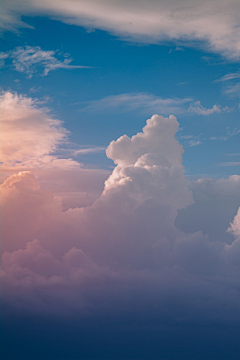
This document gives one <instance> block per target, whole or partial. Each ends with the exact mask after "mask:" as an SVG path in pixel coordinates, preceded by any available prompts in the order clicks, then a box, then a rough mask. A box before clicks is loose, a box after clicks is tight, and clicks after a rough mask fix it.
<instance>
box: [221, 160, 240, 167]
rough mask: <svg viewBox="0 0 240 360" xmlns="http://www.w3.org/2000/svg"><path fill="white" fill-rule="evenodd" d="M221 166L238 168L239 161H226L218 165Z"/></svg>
mask: <svg viewBox="0 0 240 360" xmlns="http://www.w3.org/2000/svg"><path fill="white" fill-rule="evenodd" d="M220 165H221V166H240V162H239V161H228V162H223V163H221V164H220Z"/></svg>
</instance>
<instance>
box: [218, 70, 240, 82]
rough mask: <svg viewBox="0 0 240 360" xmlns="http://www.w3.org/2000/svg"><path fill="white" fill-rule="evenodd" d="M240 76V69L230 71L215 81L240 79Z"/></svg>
mask: <svg viewBox="0 0 240 360" xmlns="http://www.w3.org/2000/svg"><path fill="white" fill-rule="evenodd" d="M239 78H240V71H237V72H235V73H230V74H226V75H224V76H222V77H221V78H220V79H217V80H215V82H223V81H229V80H233V79H239Z"/></svg>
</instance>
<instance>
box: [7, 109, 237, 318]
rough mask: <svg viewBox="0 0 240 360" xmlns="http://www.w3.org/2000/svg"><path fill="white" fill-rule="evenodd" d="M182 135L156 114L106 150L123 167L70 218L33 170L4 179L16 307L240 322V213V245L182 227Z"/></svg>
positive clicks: (11, 302) (10, 300) (185, 197)
mask: <svg viewBox="0 0 240 360" xmlns="http://www.w3.org/2000/svg"><path fill="white" fill-rule="evenodd" d="M177 130H178V122H177V120H176V118H175V117H174V116H172V115H171V116H170V117H169V118H164V117H162V116H158V115H154V116H152V118H151V119H149V120H147V124H146V126H145V127H144V128H143V131H142V132H140V133H138V134H137V135H135V136H133V137H132V138H129V137H128V136H127V135H124V136H122V137H120V138H119V139H118V140H117V141H112V142H111V143H110V145H109V146H108V148H107V151H106V153H107V156H108V157H109V158H111V159H113V161H114V162H115V164H116V167H115V168H114V170H113V172H112V174H111V175H110V176H109V178H108V179H107V180H106V182H105V187H104V190H103V192H102V194H101V196H100V197H99V198H98V199H97V200H95V202H94V203H93V204H92V205H91V206H86V207H82V208H75V209H68V210H67V211H63V210H62V205H61V199H60V198H59V197H54V196H53V195H52V194H51V193H50V191H48V190H44V189H41V187H40V186H39V184H38V181H37V179H36V176H35V175H34V174H33V173H32V172H30V171H22V172H20V173H18V174H14V175H11V176H10V177H9V178H8V179H6V180H5V182H4V183H3V184H2V185H1V192H2V200H1V201H2V206H3V216H4V219H3V220H4V228H3V236H4V240H3V246H2V250H3V253H2V270H1V278H2V284H3V299H4V304H5V305H4V306H5V307H6V308H7V309H15V310H14V311H18V312H20V313H21V312H22V311H24V312H26V311H27V312H31V313H32V312H34V313H44V314H46V313H48V312H51V313H52V314H57V315H59V314H60V313H61V314H69V313H74V314H75V315H76V314H78V316H84V317H85V316H92V315H94V314H95V315H96V316H104V317H105V318H107V317H108V316H110V317H111V318H113V317H121V316H122V314H125V315H126V314H127V313H129V312H131V313H132V309H134V314H135V315H134V316H136V317H137V318H138V319H147V320H148V322H149V321H151V320H150V319H152V317H153V316H154V318H155V319H159V321H160V320H161V322H165V323H171V324H177V323H178V324H179V322H180V323H181V324H187V323H189V322H190V323H191V322H193V323H195V324H196V323H198V324H202V323H204V324H206V323H214V324H216V322H219V323H222V322H230V323H234V322H235V321H238V320H239V315H238V314H239V311H238V310H239V300H240V294H239V290H238V285H237V284H238V282H239V275H238V274H239V272H238V270H237V269H239V265H240V263H239V260H238V259H239V257H238V254H239V244H240V242H239V214H238V215H237V216H236V218H235V219H234V221H233V223H232V225H231V229H232V231H233V232H234V234H235V235H236V239H235V240H234V241H233V243H232V244H226V243H224V242H220V241H218V239H215V240H214V241H209V239H208V236H207V235H203V234H202V233H201V232H196V233H188V234H187V233H184V232H183V231H181V230H180V229H178V228H176V226H175V225H174V222H175V219H176V217H177V214H178V210H180V209H183V208H186V207H187V206H189V205H191V204H192V203H193V197H192V192H191V191H190V190H189V188H188V186H187V184H186V182H185V178H184V168H183V166H182V153H183V149H182V146H181V145H180V144H179V143H178V141H177V140H176V139H175V137H174V136H175V133H176V131H177ZM236 180H238V179H236ZM229 277H231V284H230V283H229V281H228V278H229ZM229 286H230V287H231V292H230V293H229V291H228V289H229ZM19 299H20V300H19ZM206 299H208V300H207V301H206ZM226 302H228V304H229V307H226V306H225V303H226Z"/></svg>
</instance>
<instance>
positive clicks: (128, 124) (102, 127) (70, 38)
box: [1, 17, 240, 177]
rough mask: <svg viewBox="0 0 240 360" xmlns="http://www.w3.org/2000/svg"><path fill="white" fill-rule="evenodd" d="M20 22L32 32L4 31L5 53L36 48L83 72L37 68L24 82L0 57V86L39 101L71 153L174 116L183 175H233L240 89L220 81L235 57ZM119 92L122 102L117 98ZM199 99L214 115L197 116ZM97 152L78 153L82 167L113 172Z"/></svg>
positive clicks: (39, 21) (37, 20)
mask: <svg viewBox="0 0 240 360" xmlns="http://www.w3.org/2000/svg"><path fill="white" fill-rule="evenodd" d="M23 19H24V21H25V22H26V23H27V24H28V25H30V26H31V28H23V29H21V30H20V31H18V32H17V33H16V32H8V31H6V32H4V34H3V37H2V38H1V43H2V46H1V48H2V50H3V53H7V52H9V51H13V50H14V49H16V48H17V47H23V48H24V49H26V46H30V47H33V48H35V47H40V48H41V50H42V51H53V52H54V53H55V54H54V57H55V58H57V59H59V61H63V60H64V54H67V57H69V58H71V59H72V62H71V65H73V66H74V65H75V66H77V65H81V66H87V67H88V66H89V68H73V69H72V68H69V69H66V68H65V69H64V68H63V69H61V68H60V69H56V70H54V71H49V73H48V74H47V75H45V76H44V75H43V72H44V66H41V63H40V62H39V63H37V64H36V65H35V69H34V73H33V74H32V76H31V78H29V75H28V74H27V73H26V70H25V71H24V70H23V71H22V72H19V71H17V70H16V69H15V68H14V65H13V64H12V59H6V60H5V66H3V67H2V69H1V88H2V89H3V90H11V91H13V92H15V91H16V92H20V93H22V94H25V95H27V96H29V97H33V98H38V99H41V100H42V99H45V101H46V106H48V107H49V108H50V109H51V111H52V113H53V114H54V116H55V117H57V118H58V119H61V120H62V121H64V126H65V127H66V128H67V129H68V130H69V131H70V135H69V141H70V142H72V143H74V144H72V146H73V147H81V146H87V147H100V148H104V147H107V145H108V144H109V142H110V141H111V140H113V139H117V138H118V137H119V136H121V135H122V134H123V133H126V134H127V135H129V136H132V135H133V134H134V133H136V132H137V131H140V130H141V128H142V127H143V125H144V123H145V121H146V119H147V118H149V117H150V116H152V115H153V114H154V113H158V114H163V115H167V116H169V115H170V114H174V115H175V116H177V118H178V121H179V122H180V131H179V133H178V134H177V137H178V139H179V141H180V142H181V144H183V146H184V149H185V154H184V157H183V161H184V166H185V168H186V175H193V176H202V175H207V176H214V177H222V176H229V175H231V174H239V166H237V163H238V162H239V155H233V154H238V152H239V149H238V144H239V136H240V134H239V133H238V131H239V130H240V128H239V121H238V118H239V91H238V90H237V89H236V90H235V91H234V85H235V84H236V83H238V79H231V80H228V81H219V79H221V78H222V77H223V76H225V75H226V74H231V73H237V72H238V70H239V64H238V61H236V59H230V60H229V59H226V58H224V57H223V56H221V54H214V53H213V52H210V51H208V52H206V51H204V50H203V49H202V47H203V45H202V44H199V46H198V45H196V46H194V47H193V46H190V45H189V44H188V43H183V44H181V45H180V46H179V45H178V44H174V43H173V42H172V41H165V42H164V43H163V44H161V43H160V44H142V43H139V42H129V41H125V40H124V39H121V37H119V36H114V35H112V34H109V33H108V32H106V31H102V30H99V29H96V30H95V29H93V30H89V29H85V28H84V27H81V26H75V25H68V24H63V23H62V22H60V21H56V20H50V19H49V18H46V17H23ZM65 56H66V55H65ZM231 89H232V92H231V91H230V90H231ZM123 94H125V95H126V96H125V100H124V99H122V100H120V98H119V97H121V96H122V95H123ZM139 96H140V97H139ZM141 96H142V97H141ZM104 99H105V100H104ZM114 99H115V105H113V101H114ZM157 99H164V100H165V99H168V100H172V101H173V103H172V104H170V105H169V108H166V106H164V104H162V105H157V104H156V105H154V100H155V102H156V100H157ZM176 100H177V102H178V103H176V102H175V101H176ZM197 101H198V102H200V104H201V106H202V107H203V108H205V109H212V108H213V106H214V105H217V106H218V107H219V110H217V111H215V112H214V111H213V112H212V113H211V112H210V114H207V115H205V114H204V111H200V110H201V108H199V109H200V110H199V114H198V113H197V112H196V111H197V108H198V106H197V107H196V105H194V103H196V102H197ZM171 105H172V106H171ZM191 108H192V110H191ZM203 108H202V109H203ZM194 109H195V110H194ZM205 113H207V112H205ZM69 146H71V145H69ZM99 152H100V153H97V152H96V153H91V154H88V155H79V157H78V158H77V160H78V161H80V162H82V163H84V164H85V166H91V167H94V166H96V167H102V168H105V169H106V168H108V167H109V166H113V164H112V162H111V161H109V160H108V159H107V158H106V156H105V154H104V151H103V150H99Z"/></svg>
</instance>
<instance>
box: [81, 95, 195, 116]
mask: <svg viewBox="0 0 240 360" xmlns="http://www.w3.org/2000/svg"><path fill="white" fill-rule="evenodd" d="M190 101H192V99H191V98H184V99H174V98H173V99H172V98H168V99H162V98H160V97H158V96H155V95H152V94H144V93H137V94H135V93H126V94H120V95H112V96H107V97H105V98H103V99H100V100H94V101H90V102H89V103H88V105H87V106H86V107H85V108H83V109H82V110H83V111H90V112H98V111H104V110H111V109H113V110H114V109H115V108H122V109H123V110H125V111H133V110H137V109H140V110H142V111H143V112H144V113H146V112H148V113H149V112H151V113H154V112H155V113H161V114H164V115H170V114H172V113H174V114H181V113H183V112H185V111H187V110H186V109H185V105H186V104H188V103H189V102H190Z"/></svg>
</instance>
